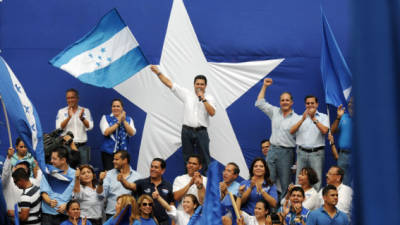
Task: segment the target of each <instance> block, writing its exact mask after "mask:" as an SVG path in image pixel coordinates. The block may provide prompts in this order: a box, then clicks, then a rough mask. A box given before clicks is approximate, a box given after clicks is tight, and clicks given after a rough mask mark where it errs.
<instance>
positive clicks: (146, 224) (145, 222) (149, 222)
mask: <svg viewBox="0 0 400 225" xmlns="http://www.w3.org/2000/svg"><path fill="white" fill-rule="evenodd" d="M140 222H141V224H142V225H157V223H156V221H154V219H153V218H148V219H145V218H143V217H140Z"/></svg>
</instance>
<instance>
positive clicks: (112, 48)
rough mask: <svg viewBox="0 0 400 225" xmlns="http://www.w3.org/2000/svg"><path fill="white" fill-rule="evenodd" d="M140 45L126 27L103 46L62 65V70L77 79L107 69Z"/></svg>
mask: <svg viewBox="0 0 400 225" xmlns="http://www.w3.org/2000/svg"><path fill="white" fill-rule="evenodd" d="M138 45H139V44H138V42H137V41H136V39H135V37H134V36H133V35H132V32H131V31H130V30H129V28H128V27H127V26H126V27H125V28H124V29H122V30H121V31H119V32H118V33H116V34H115V35H114V36H113V37H112V38H110V39H109V40H108V41H106V42H104V43H103V44H101V45H99V46H97V47H96V48H93V49H91V50H88V51H85V52H83V53H81V54H79V55H77V56H75V57H74V58H72V59H71V60H70V61H69V62H68V63H66V64H64V65H62V66H61V69H63V70H65V71H67V72H68V73H70V74H72V75H74V76H75V77H78V76H79V75H81V74H85V73H91V72H93V71H96V70H98V69H102V68H104V67H107V66H108V65H110V64H111V63H113V62H114V61H116V60H118V59H119V58H120V57H122V56H124V55H125V54H126V53H128V52H129V51H131V50H132V49H134V48H136V47H137V46H138Z"/></svg>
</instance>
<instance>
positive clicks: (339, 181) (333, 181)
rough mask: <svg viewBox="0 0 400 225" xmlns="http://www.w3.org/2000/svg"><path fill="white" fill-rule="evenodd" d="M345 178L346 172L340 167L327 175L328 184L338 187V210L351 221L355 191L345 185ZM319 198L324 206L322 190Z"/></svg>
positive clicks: (335, 167) (332, 168)
mask: <svg viewBox="0 0 400 225" xmlns="http://www.w3.org/2000/svg"><path fill="white" fill-rule="evenodd" d="M343 177H344V170H343V169H342V168H340V167H338V166H332V167H331V168H330V169H329V170H328V172H327V173H326V184H327V185H329V184H330V185H333V186H335V187H336V189H337V191H338V203H337V205H336V208H338V209H339V210H340V211H342V212H344V213H345V214H347V217H348V218H349V220H350V218H351V217H350V216H351V205H352V204H351V203H352V199H353V189H351V187H349V186H347V185H345V184H343ZM319 197H320V200H321V203H322V204H321V205H323V204H324V199H323V197H322V190H321V191H320V192H319Z"/></svg>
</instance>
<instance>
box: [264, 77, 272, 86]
mask: <svg viewBox="0 0 400 225" xmlns="http://www.w3.org/2000/svg"><path fill="white" fill-rule="evenodd" d="M271 84H272V79H271V78H265V79H264V84H263V85H264V86H266V87H268V86H271Z"/></svg>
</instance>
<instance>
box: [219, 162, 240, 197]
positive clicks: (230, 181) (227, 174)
mask: <svg viewBox="0 0 400 225" xmlns="http://www.w3.org/2000/svg"><path fill="white" fill-rule="evenodd" d="M239 173H240V169H239V166H238V165H237V164H236V163H234V162H230V163H228V164H226V166H225V169H224V172H223V173H222V178H223V181H222V182H220V183H219V187H220V191H221V199H224V197H225V196H226V195H227V194H228V192H230V193H232V194H233V195H237V194H238V192H239V187H240V183H239V182H237V181H236V179H237V178H238V176H239Z"/></svg>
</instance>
